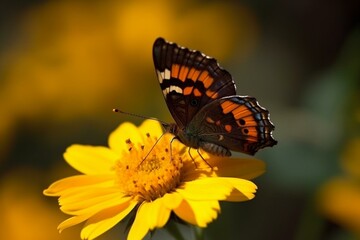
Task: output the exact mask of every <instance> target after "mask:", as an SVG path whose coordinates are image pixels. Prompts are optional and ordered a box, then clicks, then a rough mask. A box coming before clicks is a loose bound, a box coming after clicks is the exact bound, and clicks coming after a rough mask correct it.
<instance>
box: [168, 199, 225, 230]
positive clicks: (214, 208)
mask: <svg viewBox="0 0 360 240" xmlns="http://www.w3.org/2000/svg"><path fill="white" fill-rule="evenodd" d="M219 211H220V205H219V202H218V201H192V200H184V201H182V202H181V204H180V205H179V207H178V208H175V209H174V212H175V214H176V215H177V216H179V217H180V218H181V219H183V220H184V221H186V222H188V223H191V224H193V225H197V226H199V227H206V226H207V224H208V223H210V222H211V221H212V220H214V219H215V218H216V217H217V215H218V212H219Z"/></svg>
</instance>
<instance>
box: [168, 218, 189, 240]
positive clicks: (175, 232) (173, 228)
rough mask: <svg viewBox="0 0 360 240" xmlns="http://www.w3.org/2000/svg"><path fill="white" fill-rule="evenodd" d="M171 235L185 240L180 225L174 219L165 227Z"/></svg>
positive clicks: (177, 239) (178, 239)
mask: <svg viewBox="0 0 360 240" xmlns="http://www.w3.org/2000/svg"><path fill="white" fill-rule="evenodd" d="M165 229H166V230H167V231H168V232H169V233H170V234H171V236H173V237H174V238H175V239H176V240H185V238H184V237H183V235H182V234H181V232H180V230H179V227H178V226H177V224H176V223H175V222H174V221H169V222H168V224H167V225H166V228H165Z"/></svg>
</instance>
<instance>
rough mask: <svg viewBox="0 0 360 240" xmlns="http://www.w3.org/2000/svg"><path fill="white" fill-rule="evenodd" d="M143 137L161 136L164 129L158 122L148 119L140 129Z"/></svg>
mask: <svg viewBox="0 0 360 240" xmlns="http://www.w3.org/2000/svg"><path fill="white" fill-rule="evenodd" d="M139 131H140V133H141V135H143V136H146V134H147V133H150V134H151V135H154V136H157V137H159V136H161V134H163V128H162V127H161V125H160V123H159V122H158V121H155V120H152V119H147V120H145V121H144V122H143V123H142V124H141V125H140V127H139Z"/></svg>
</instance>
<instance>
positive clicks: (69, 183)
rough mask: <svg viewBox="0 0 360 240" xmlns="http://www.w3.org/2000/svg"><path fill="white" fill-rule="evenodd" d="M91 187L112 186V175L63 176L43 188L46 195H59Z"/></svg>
mask: <svg viewBox="0 0 360 240" xmlns="http://www.w3.org/2000/svg"><path fill="white" fill-rule="evenodd" d="M89 186H91V187H104V188H106V187H112V186H114V176H112V175H108V174H107V175H93V176H89V175H77V176H72V177H67V178H63V179H61V180H58V181H56V182H54V183H53V184H51V185H50V186H49V187H48V188H47V189H45V190H44V192H43V193H44V195H46V196H60V195H66V193H68V194H69V193H70V192H77V191H81V188H85V189H87V188H88V187H89Z"/></svg>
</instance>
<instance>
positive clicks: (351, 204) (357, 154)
mask: <svg viewBox="0 0 360 240" xmlns="http://www.w3.org/2000/svg"><path fill="white" fill-rule="evenodd" d="M340 160H341V164H342V167H343V169H344V172H345V174H343V175H342V176H341V175H339V176H335V177H333V178H332V179H330V180H328V181H327V182H326V183H325V184H324V185H323V186H322V187H321V188H320V191H319V193H318V201H319V202H318V203H319V210H320V211H321V213H323V214H324V215H325V216H326V217H328V218H329V219H330V220H331V221H333V222H335V223H337V224H339V225H340V226H343V227H344V228H346V229H348V230H350V231H351V232H352V233H354V235H356V237H357V238H359V237H360V220H359V219H360V204H359V202H360V138H354V139H351V140H350V141H349V143H348V144H347V146H346V148H345V151H344V152H343V154H342V156H341V159H340Z"/></svg>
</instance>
